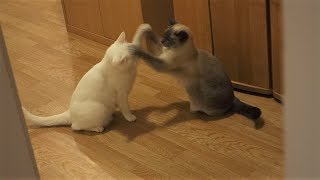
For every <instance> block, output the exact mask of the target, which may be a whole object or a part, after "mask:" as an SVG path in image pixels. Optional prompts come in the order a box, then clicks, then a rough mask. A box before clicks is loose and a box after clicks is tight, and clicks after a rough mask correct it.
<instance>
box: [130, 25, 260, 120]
mask: <svg viewBox="0 0 320 180" xmlns="http://www.w3.org/2000/svg"><path fill="white" fill-rule="evenodd" d="M174 26H175V25H174ZM174 26H172V27H169V28H168V29H167V30H166V31H165V33H164V37H163V40H162V41H161V43H162V44H159V40H155V38H154V37H155V35H151V34H150V36H147V37H152V38H151V39H150V38H149V40H151V41H152V42H153V47H151V49H158V50H159V49H161V50H159V51H160V52H153V54H158V56H154V55H151V54H149V53H147V52H145V51H144V50H142V49H140V48H139V47H136V46H132V47H131V52H132V53H133V54H134V55H135V56H137V57H139V58H142V59H144V61H145V62H146V63H148V64H149V65H150V66H151V67H153V68H154V69H155V70H157V71H160V72H165V73H168V74H171V75H173V76H175V77H176V78H177V79H178V80H179V81H180V82H181V83H182V85H183V86H184V88H185V89H186V91H187V93H188V95H189V99H190V110H191V111H201V112H204V113H206V114H208V115H212V116H218V115H223V114H224V113H226V112H227V111H229V110H233V111H235V112H238V113H240V114H243V115H245V116H247V117H249V118H250V119H257V118H258V117H259V116H260V115H261V111H260V109H258V108H255V107H253V106H250V105H248V104H245V103H243V102H241V101H240V100H239V99H238V98H236V97H235V96H234V92H233V87H232V83H231V80H230V78H229V77H228V75H227V74H226V73H225V71H224V69H223V65H222V63H221V62H220V61H219V60H218V58H216V57H215V56H213V55H212V54H211V53H209V52H207V51H205V50H201V49H196V48H195V47H194V44H193V42H192V38H191V37H189V35H188V36H187V39H183V40H181V38H180V37H178V36H177V35H178V34H179V32H181V31H184V30H183V27H184V26H183V25H182V28H181V27H180V28H178V30H177V28H176V29H174V28H173V27H174ZM180 26H181V25H180ZM181 29H182V30H181ZM177 31H178V32H177ZM184 32H186V33H190V32H188V31H184ZM184 37H186V36H185V35H184ZM157 46H158V48H157ZM159 46H160V47H162V48H159Z"/></svg>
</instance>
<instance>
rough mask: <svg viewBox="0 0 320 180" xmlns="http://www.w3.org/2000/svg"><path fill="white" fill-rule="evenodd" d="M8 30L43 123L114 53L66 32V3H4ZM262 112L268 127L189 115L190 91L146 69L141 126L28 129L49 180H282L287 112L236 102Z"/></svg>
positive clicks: (261, 102) (263, 102) (22, 81)
mask: <svg viewBox="0 0 320 180" xmlns="http://www.w3.org/2000/svg"><path fill="white" fill-rule="evenodd" d="M0 21H1V24H2V28H3V31H4V34H5V38H6V43H7V46H8V51H9V56H10V58H11V63H12V66H13V70H14V73H15V78H16V83H17V86H18V90H19V94H20V98H21V101H22V104H23V105H24V106H25V107H26V108H27V109H29V110H30V111H31V112H33V113H35V114H38V115H53V114H56V113H60V112H63V111H64V110H66V109H67V108H68V102H69V100H70V96H71V94H72V92H73V90H74V88H75V86H76V84H77V82H78V81H79V79H80V78H81V77H82V75H83V74H84V73H85V72H86V71H87V70H88V69H89V68H91V67H92V66H93V65H94V64H95V63H97V62H98V61H99V60H100V59H101V57H102V56H103V54H104V52H105V50H106V48H107V47H106V46H104V45H101V44H98V43H95V42H92V41H89V40H86V39H84V38H81V37H79V36H77V35H74V34H70V33H67V32H66V28H65V23H64V19H63V14H62V9H61V4H60V0H28V1H27V0H1V1H0ZM236 94H237V96H238V97H240V98H241V99H242V100H243V101H245V102H248V103H251V104H253V105H256V106H259V107H260V108H261V109H262V111H263V115H262V118H263V119H264V120H265V126H264V127H263V128H261V129H258V130H256V129H255V128H254V124H253V123H252V122H251V121H249V120H247V119H246V118H244V117H242V116H240V115H232V116H230V117H226V118H222V119H215V120H214V119H212V118H210V117H205V116H203V115H193V114H191V113H189V107H188V102H187V97H186V94H185V92H184V91H183V89H182V88H181V87H180V86H179V85H178V84H177V83H176V81H175V80H174V79H173V78H170V77H169V76H166V75H163V74H159V73H156V72H154V71H153V70H152V69H150V68H149V67H147V66H146V65H145V64H142V63H141V65H140V66H139V73H138V77H137V81H136V84H135V86H134V89H133V91H132V93H131V95H130V104H131V107H132V109H133V113H134V114H135V115H136V116H137V117H138V119H137V121H136V122H133V123H129V122H127V121H125V120H124V118H123V117H122V116H121V115H120V114H117V115H116V118H115V119H114V121H113V122H112V124H111V125H110V126H108V127H107V129H106V131H105V132H103V133H102V134H93V133H77V132H73V131H72V130H71V129H70V128H69V127H54V128H40V129H29V133H30V136H31V140H32V145H33V149H34V153H35V156H36V160H37V164H38V168H39V171H40V175H41V177H42V178H44V179H47V178H53V177H59V178H65V179H69V178H71V177H73V178H79V177H82V178H90V179H95V178H106V177H109V178H134V179H136V178H137V179H138V178H146V179H149V178H159V177H173V178H203V179H206V178H212V177H215V178H226V177H249V178H265V177H273V178H282V177H283V175H284V172H283V171H284V168H283V166H284V160H283V158H284V151H283V141H282V139H283V133H282V132H283V121H282V106H281V105H280V104H279V103H277V102H275V101H274V100H273V99H272V98H264V97H258V96H252V95H247V94H243V93H236Z"/></svg>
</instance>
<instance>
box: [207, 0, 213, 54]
mask: <svg viewBox="0 0 320 180" xmlns="http://www.w3.org/2000/svg"><path fill="white" fill-rule="evenodd" d="M208 6H209V7H208V8H209V21H210V22H209V23H210V28H211V32H210V33H211V46H212V54H213V55H214V38H213V25H212V24H213V23H212V16H211V14H212V12H211V0H208Z"/></svg>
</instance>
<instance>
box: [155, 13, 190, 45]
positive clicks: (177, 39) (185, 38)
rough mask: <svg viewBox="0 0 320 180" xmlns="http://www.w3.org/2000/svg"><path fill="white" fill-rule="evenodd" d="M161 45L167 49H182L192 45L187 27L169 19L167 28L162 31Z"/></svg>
mask: <svg viewBox="0 0 320 180" xmlns="http://www.w3.org/2000/svg"><path fill="white" fill-rule="evenodd" d="M161 43H162V45H163V46H165V47H167V48H179V47H183V46H185V45H186V44H188V43H192V34H191V31H190V29H189V28H188V27H187V26H185V25H183V24H179V23H177V22H176V21H175V20H174V19H170V20H169V27H168V28H167V29H166V30H165V31H164V34H163V37H162V40H161Z"/></svg>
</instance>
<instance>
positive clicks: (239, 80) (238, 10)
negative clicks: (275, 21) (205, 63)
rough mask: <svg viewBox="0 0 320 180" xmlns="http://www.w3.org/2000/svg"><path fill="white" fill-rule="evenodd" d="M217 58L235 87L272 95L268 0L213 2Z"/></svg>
mask: <svg viewBox="0 0 320 180" xmlns="http://www.w3.org/2000/svg"><path fill="white" fill-rule="evenodd" d="M210 9H211V20H212V34H213V44H214V50H215V55H216V56H217V57H218V58H219V59H220V60H221V61H223V63H224V66H225V68H226V70H227V72H228V74H229V75H230V77H231V79H232V80H233V81H234V84H235V85H236V86H238V87H240V88H243V89H247V90H251V91H256V92H260V93H264V94H269V93H271V90H270V78H269V75H270V74H269V73H270V72H269V62H268V43H267V20H266V19H267V18H266V16H267V15H266V0H210Z"/></svg>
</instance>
